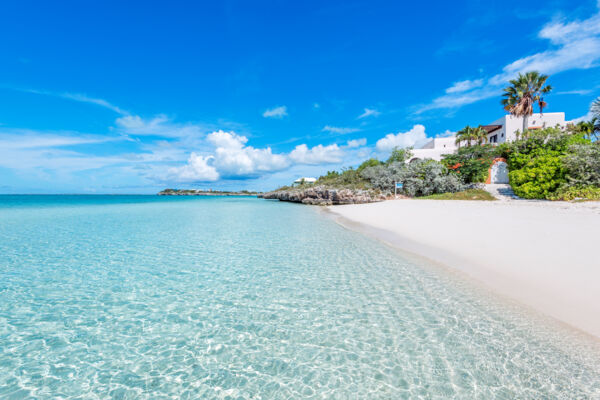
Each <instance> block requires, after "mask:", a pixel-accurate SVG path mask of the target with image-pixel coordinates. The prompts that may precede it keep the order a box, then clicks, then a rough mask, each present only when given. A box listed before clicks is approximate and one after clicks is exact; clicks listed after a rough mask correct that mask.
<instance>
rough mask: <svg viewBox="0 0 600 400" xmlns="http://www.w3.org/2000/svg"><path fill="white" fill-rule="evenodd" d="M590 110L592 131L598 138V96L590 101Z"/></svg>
mask: <svg viewBox="0 0 600 400" xmlns="http://www.w3.org/2000/svg"><path fill="white" fill-rule="evenodd" d="M590 111H591V112H592V118H593V119H592V121H594V133H595V135H596V138H598V136H599V135H600V97H598V98H597V99H596V100H595V101H594V102H593V103H592V108H591V110H590Z"/></svg>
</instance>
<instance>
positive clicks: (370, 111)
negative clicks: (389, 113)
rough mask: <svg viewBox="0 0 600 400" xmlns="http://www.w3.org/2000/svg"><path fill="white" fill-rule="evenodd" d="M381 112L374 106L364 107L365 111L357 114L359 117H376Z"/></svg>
mask: <svg viewBox="0 0 600 400" xmlns="http://www.w3.org/2000/svg"><path fill="white" fill-rule="evenodd" d="M380 114H381V112H379V111H377V110H376V109H374V108H365V111H364V112H363V113H362V114H360V115H359V116H358V118H359V119H363V118H367V117H377V116H379V115H380Z"/></svg>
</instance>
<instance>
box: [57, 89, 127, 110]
mask: <svg viewBox="0 0 600 400" xmlns="http://www.w3.org/2000/svg"><path fill="white" fill-rule="evenodd" d="M60 96H61V97H64V98H66V99H71V100H75V101H79V102H82V103H90V104H96V105H97V106H100V107H104V108H108V109H109V110H112V111H114V112H116V113H118V114H122V115H127V114H128V113H127V111H125V110H123V109H121V108H119V107H117V106H115V105H114V104H111V103H109V102H108V101H106V100H104V99H98V98H94V97H88V96H86V95H85V94H80V93H63V94H61V95H60Z"/></svg>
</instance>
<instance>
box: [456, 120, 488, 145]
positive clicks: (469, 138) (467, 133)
mask: <svg viewBox="0 0 600 400" xmlns="http://www.w3.org/2000/svg"><path fill="white" fill-rule="evenodd" d="M463 142H465V143H467V147H469V146H471V144H472V143H477V144H479V145H482V144H484V143H485V142H487V131H486V130H485V129H483V127H482V126H481V125H479V126H478V127H477V128H472V127H470V126H469V125H467V126H465V127H464V128H462V129H461V130H460V131H458V132H456V144H457V145H458V147H460V145H461V143H463Z"/></svg>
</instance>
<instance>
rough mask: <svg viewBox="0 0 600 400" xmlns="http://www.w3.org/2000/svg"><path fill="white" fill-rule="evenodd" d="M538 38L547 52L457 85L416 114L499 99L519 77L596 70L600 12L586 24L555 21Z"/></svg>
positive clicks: (516, 61) (585, 20)
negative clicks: (520, 74)
mask: <svg viewBox="0 0 600 400" xmlns="http://www.w3.org/2000/svg"><path fill="white" fill-rule="evenodd" d="M598 7H599V8H600V4H599V6H598ZM538 38H540V39H542V40H545V41H547V42H548V45H549V46H548V48H547V49H546V50H544V51H541V52H538V53H534V54H530V55H527V56H524V57H521V58H519V59H517V60H515V61H513V62H511V63H509V64H507V65H505V66H504V67H503V68H502V71H501V72H499V73H497V74H496V75H493V76H490V77H488V78H487V79H478V80H475V81H471V80H466V81H461V82H457V83H455V84H453V85H452V86H450V87H449V88H447V89H446V94H444V95H442V96H440V97H437V98H435V99H434V100H433V101H432V102H431V103H430V104H425V105H422V106H419V107H418V108H417V109H416V113H417V114H420V113H422V112H425V111H428V110H435V109H451V108H458V107H462V106H464V105H467V104H472V103H475V102H478V101H480V100H484V99H488V98H490V97H495V96H499V95H500V94H501V88H502V86H503V85H506V83H507V81H508V80H510V79H512V78H514V77H515V76H516V75H518V74H519V73H524V72H528V71H539V72H541V73H543V74H557V73H560V72H564V71H568V70H574V69H589V68H594V67H597V66H598V62H599V61H600V12H598V11H597V12H596V13H595V14H593V15H592V16H591V17H589V18H587V19H584V20H574V21H565V20H560V19H555V20H553V21H551V22H549V23H547V24H545V25H544V26H543V27H542V28H541V29H540V31H539V32H538ZM480 81H481V82H480Z"/></svg>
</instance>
